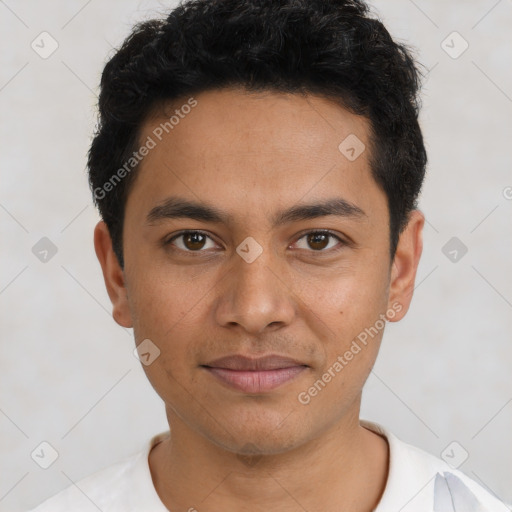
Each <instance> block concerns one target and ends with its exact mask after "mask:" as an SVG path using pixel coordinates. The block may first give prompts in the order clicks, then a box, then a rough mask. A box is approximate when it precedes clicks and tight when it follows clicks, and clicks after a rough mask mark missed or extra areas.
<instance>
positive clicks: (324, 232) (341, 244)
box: [164, 229, 349, 254]
mask: <svg viewBox="0 0 512 512" xmlns="http://www.w3.org/2000/svg"><path fill="white" fill-rule="evenodd" d="M191 233H198V234H201V235H204V236H206V237H208V238H209V239H210V240H213V239H212V237H211V236H210V235H209V234H208V233H206V232H205V231H201V230H200V229H192V230H185V231H180V232H179V233H177V234H175V235H173V236H172V237H171V238H169V239H167V240H165V241H164V246H170V247H171V248H172V250H176V251H182V252H186V253H190V254H195V253H197V254H201V253H202V252H206V251H204V250H201V249H199V250H197V251H191V250H187V249H181V248H179V247H173V246H172V242H173V241H174V240H176V239H177V238H179V237H180V236H183V235H188V234H191ZM310 234H316V235H318V234H321V235H329V236H330V237H332V238H335V239H336V240H338V242H339V245H338V246H337V247H331V248H330V249H326V250H325V249H320V250H317V251H315V250H314V249H310V250H307V249H303V250H307V251H308V252H311V253H315V254H322V253H324V254H332V253H336V252H338V251H339V250H341V249H343V247H344V246H346V245H349V243H348V242H347V241H345V240H343V239H342V238H341V237H339V236H338V235H336V234H334V233H333V232H332V231H330V230H328V229H315V230H311V231H306V232H305V233H302V234H301V235H300V236H299V238H297V241H296V242H298V241H299V240H301V239H302V238H304V237H305V236H307V235H310ZM296 242H295V243H296Z"/></svg>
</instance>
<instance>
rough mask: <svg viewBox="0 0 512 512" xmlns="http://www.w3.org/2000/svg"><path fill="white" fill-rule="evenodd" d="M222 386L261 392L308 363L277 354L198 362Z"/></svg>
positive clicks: (306, 366) (249, 391)
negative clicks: (203, 363) (206, 362)
mask: <svg viewBox="0 0 512 512" xmlns="http://www.w3.org/2000/svg"><path fill="white" fill-rule="evenodd" d="M201 367H203V368H204V369H205V370H206V371H208V372H209V373H210V374H211V375H212V376H213V377H214V378H216V379H217V380H219V381H220V382H221V383H223V384H224V385H226V386H228V387H230V388H232V389H236V390H238V391H243V392H244V393H264V392H268V391H272V390H273V389H275V388H277V387H279V386H281V385H283V384H285V383H287V382H289V381H291V380H293V379H295V378H296V377H297V376H298V375H299V374H301V373H303V372H304V371H305V370H306V369H307V368H309V366H308V365H306V364H305V363H301V362H298V361H296V360H294V359H290V358H287V357H283V356H278V355H268V356H264V357H260V358H250V357H246V356H242V355H233V356H227V357H222V358H220V359H216V360H215V361H212V362H210V363H208V364H205V365H201Z"/></svg>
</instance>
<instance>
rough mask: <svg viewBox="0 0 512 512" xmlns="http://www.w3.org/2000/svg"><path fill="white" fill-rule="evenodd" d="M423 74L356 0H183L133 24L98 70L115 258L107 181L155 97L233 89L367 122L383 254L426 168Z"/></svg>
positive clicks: (102, 156) (126, 183)
mask: <svg viewBox="0 0 512 512" xmlns="http://www.w3.org/2000/svg"><path fill="white" fill-rule="evenodd" d="M420 76H421V73H420V70H419V66H418V65H417V64H416V62H415V60H414V58H413V57H412V51H411V50H410V48H408V47H407V46H405V45H403V44H399V43H397V42H395V41H393V39H392V38H391V36H390V34H389V32H388V31H387V30H386V28H385V27H384V25H383V24H382V23H381V22H380V21H379V20H378V19H376V18H372V17H370V16H369V8H368V6H367V5H366V4H365V3H364V2H363V1H360V0H191V1H186V2H183V3H181V4H180V5H179V6H178V7H176V8H175V9H174V10H172V11H171V12H170V13H169V15H168V16H167V18H165V19H152V20H149V21H145V22H142V23H139V24H137V25H136V26H135V27H134V28H133V30H132V32H131V34H130V35H129V36H128V37H127V39H126V40H125V41H124V43H123V44H122V46H121V48H120V49H119V50H117V51H116V53H115V54H114V55H113V57H112V58H111V59H110V60H109V61H108V62H107V64H106V65H105V68H104V70H103V73H102V77H101V85H100V95H99V102H98V107H99V120H98V125H97V128H96V132H95V134H94V139H93V141H92V144H91V147H90V149H89V153H88V170H89V183H90V186H91V190H92V191H93V197H94V202H95V204H96V206H97V207H98V209H99V211H100V214H101V217H102V219H103V220H104V222H105V223H106V225H107V227H108V230H109V233H110V236H111V238H112V244H113V249H114V252H115V254H116V256H117V259H118V261H119V263H120V265H121V267H123V266H124V260H123V251H122V245H123V244H122V231H123V217H124V209H125V204H126V199H127V194H128V193H129V190H130V184H131V183H133V179H134V176H135V174H136V166H135V167H134V170H133V172H130V173H123V174H126V177H124V179H122V180H119V183H116V184H115V185H116V186H114V187H109V191H108V193H106V192H105V190H106V188H103V186H104V184H106V183H108V181H109V179H111V177H112V176H113V175H115V173H116V171H118V170H120V168H121V167H122V166H123V164H124V163H125V162H126V161H127V160H129V159H130V158H131V157H132V155H133V152H134V150H135V149H137V148H138V147H139V142H140V141H139V140H138V139H139V134H140V129H141V125H142V124H143V123H144V120H145V119H146V118H147V116H148V115H149V114H150V113H151V112H152V111H153V109H155V108H156V107H158V106H159V105H163V104H164V103H165V102H172V101H173V100H177V99H178V98H182V97H186V96H187V95H188V96H190V95H192V94H199V93H200V92H202V91H206V90H212V89H221V88H226V87H230V86H234V87H243V88H245V89H246V90H248V91H276V92H288V93H298V94H302V95H304V94H316V95H320V96H323V97H325V98H328V99H331V100H334V101H336V102H338V103H339V104H340V105H342V106H343V107H344V108H346V109H347V110H349V111H350V112H352V113H354V114H357V115H361V116H365V117H366V118H367V119H368V120H369V124H370V131H371V133H370V141H371V151H370V169H371V173H372V176H373V178H374V180H375V182H376V183H377V185H378V186H379V187H380V188H381V189H382V190H383V191H384V192H385V194H386V196H387V204H388V209H389V218H390V222H389V232H390V256H391V260H392V259H393V258H394V254H395V252H396V247H397V244H398V240H399V236H400V233H401V232H402V231H403V229H404V228H405V226H406V225H407V222H408V218H409V213H410V212H411V211H412V210H413V209H416V208H417V198H418V195H419V193H420V190H421V186H422V183H423V179H424V175H425V167H426V163H427V155H426V151H425V147H424V144H423V136H422V133H421V129H420V126H419V123H418V112H419V108H420V103H419V98H418V90H419V86H420Z"/></svg>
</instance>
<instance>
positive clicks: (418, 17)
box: [0, 0, 512, 512]
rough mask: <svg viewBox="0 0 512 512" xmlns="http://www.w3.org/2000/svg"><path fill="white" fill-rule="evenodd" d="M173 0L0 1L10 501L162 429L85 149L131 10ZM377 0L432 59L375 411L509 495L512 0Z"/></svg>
mask: <svg viewBox="0 0 512 512" xmlns="http://www.w3.org/2000/svg"><path fill="white" fill-rule="evenodd" d="M173 5H175V2H156V1H135V0H129V1H127V0H123V1H121V0H113V1H109V2H108V3H107V2H100V1H99V0H89V1H67V2H64V0H60V1H53V2H48V1H35V0H31V1H24V2H21V1H14V0H6V1H0V20H1V25H0V34H1V36H0V37H1V45H2V52H1V54H0V108H1V112H2V116H1V125H0V130H1V132H0V144H1V151H0V169H1V173H2V187H1V191H0V222H1V228H2V252H1V261H0V268H1V272H0V315H1V325H2V355H1V359H0V365H1V367H0V375H1V386H0V390H1V391H0V393H1V395H0V430H1V435H0V439H1V443H2V444H1V458H0V465H1V474H2V477H1V479H0V510H2V511H10V512H16V511H20V510H24V509H27V508H29V507H31V506H34V505H35V504H36V503H38V502H40V501H41V500H43V499H44V498H46V497H48V496H49V495H51V494H54V493H55V492H57V491H59V490H60V489H62V488H64V487H66V486H68V485H69V484H70V483H71V482H75V481H77V480H78V479H80V478H82V477H83V476H85V475H87V474H90V473H91V472H93V471H95V470H97V469H99V468H101V467H104V466H107V465H109V464H112V463H113V462H115V461H117V460H119V459H121V458H122V457H124V456H126V455H129V454H131V453H134V452H135V451H137V450H139V449H141V447H142V446H143V444H144V443H145V442H146V441H147V440H148V439H149V437H151V436H152V435H154V434H156V433H158V432H160V431H163V430H166V429H167V424H166V420H165V415H164V408H163V404H162V402H161V401H160V399H159V398H158V397H157V395H156V394H155V393H154V391H153V389H152V388H151V386H150V385H149V383H148V382H147V380H146V377H145V375H144V373H143V371H142V369H141V367H140V363H139V362H138V361H137V360H136V359H135V357H134V356H133V353H132V350H133V348H134V341H133V338H132V332H131V330H126V329H122V328H120V327H119V326H118V325H117V324H116V323H115V322H114V321H113V320H112V318H111V306H110V302H109V299H108V296H107V293H106V291H105V289H104V284H103V279H102V276H101V273H100V267H99V264H98V262H97V260H96V256H95V254H94V249H93V242H92V234H93V228H94V225H95V223H96V221H97V220H98V216H97V213H96V212H95V211H94V208H93V206H92V202H91V197H90V193H89V189H88V186H87V181H86V174H85V158H86V157H85V155H86V151H87V149H88V145H89V143H90V137H91V134H92V132H93V128H94V124H95V103H96V93H97V85H98V83H99V78H100V73H101V70H102V67H103V64H104V62H105V60H106V57H107V55H109V54H110V52H111V51H112V47H116V46H118V45H119V44H120V43H121V42H122V40H123V39H124V37H125V36H126V35H127V34H128V32H129V30H130V27H131V26H132V25H133V23H135V22H136V21H140V20H142V19H144V18H149V17H153V16H155V15H158V14H159V13H164V12H165V11H166V10H167V8H168V7H170V6H173ZM374 6H375V10H376V11H377V12H378V13H379V14H380V16H381V17H382V19H383V20H384V22H385V23H386V24H387V26H388V28H389V30H390V32H391V33H392V35H393V36H394V37H396V38H398V39H400V40H402V41H406V42H408V43H409V44H411V45H412V46H414V47H416V48H417V56H418V58H419V60H420V61H421V62H423V64H424V65H425V66H426V67H427V68H428V69H429V70H430V72H429V74H428V78H427V79H426V82H425V86H424V90H423V105H424V107H423V112H422V116H421V122H422V127H423V130H424V136H425V140H426V144H427V149H428V152H429V158H430V162H429V167H428V177H427V180H426V183H425V186H424V191H423V194H422V197H421V201H420V208H421V209H422V210H423V211H424V213H425V214H426V218H427V224H426V226H425V230H424V242H425V248H424V253H423V257H422V260H421V263H420V266H419V270H418V277H417V289H416V292H415V297H414V299H413V302H412V306H411V309H410V311H409V313H408V315H407V316H406V318H405V319H404V320H403V321H401V322H400V323H398V324H393V323H391V324H388V327H387V329H386V334H385V336H384V342H383V346H382V350H381V354H380V359H379V360H378V363H377V365H376V367H375V369H374V372H373V373H372V374H371V376H370V378H369V380H368V383H367V385H366V390H365V393H364V402H363V411H362V417H363V418H366V419H371V420H375V421H378V422H380V423H382V424H384V425H385V426H387V427H388V428H389V429H390V430H391V431H392V432H394V433H395V434H396V435H397V436H398V437H400V438H401V439H403V440H405V441H407V442H410V443H412V444H415V445H418V446H420V447H422V448H424V449H425V450H427V451H430V452H432V453H434V454H436V455H438V456H441V454H442V453H445V454H446V453H447V454H449V455H450V456H451V457H452V459H453V460H457V461H461V460H463V459H464V457H465V452H467V453H468V455H469V457H468V458H467V460H466V461H465V462H464V463H463V464H462V465H461V466H460V469H461V470H462V471H464V472H465V473H467V474H468V475H469V476H470V477H472V478H474V479H475V480H477V481H478V482H480V483H481V484H482V485H484V486H485V487H487V488H488V489H490V491H491V492H494V493H496V494H497V495H498V496H500V497H501V498H502V499H504V500H506V501H507V502H512V485H511V484H512V478H511V475H512V457H511V455H512V438H511V435H510V432H512V403H511V402H512V386H511V377H510V363H511V359H512V348H511V347H512V345H511V335H510V332H511V331H512V314H511V313H512V272H511V265H510V262H511V261H512V244H511V243H510V241H511V239H512V215H511V214H512V200H511V198H512V173H511V156H510V155H511V153H510V146H511V142H510V141H511V140H512V133H511V132H512V122H511V119H512V117H511V114H512V71H511V62H512V55H511V54H512V45H511V36H510V27H511V26H512V2H511V1H510V0H501V1H496V0H478V1H472V2H468V1H462V0H458V1H451V2H440V1H438V2H434V1H421V0H416V1H415V2H413V1H408V0H393V1H389V0H388V1H386V2H383V1H381V2H374ZM43 31H47V32H48V33H49V34H51V37H52V38H53V39H55V40H56V41H57V43H58V48H57V50H56V51H55V52H54V53H53V54H52V55H50V56H49V57H47V58H45V59H43V58H42V57H41V56H40V55H39V54H38V53H36V51H34V50H33V49H32V47H31V43H32V41H34V40H35V44H39V46H42V44H43V43H41V37H44V36H39V35H40V34H41V32H43ZM453 31H456V32H458V33H459V34H460V36H461V37H462V38H463V39H461V38H460V37H459V36H458V35H450V34H452V32H453ZM46 37H47V36H46ZM464 40H465V41H467V43H468V44H469V47H468V48H467V50H466V51H465V52H464V53H462V54H461V55H457V58H453V57H454V56H456V54H458V53H460V51H461V50H462V49H463V48H464ZM443 41H445V43H442V42H443ZM50 43H51V42H50V40H49V39H45V43H44V45H45V46H44V47H45V49H46V50H48V49H50V48H51V46H50ZM443 47H444V49H443ZM445 50H447V51H448V53H447V51H445ZM39 51H42V50H39ZM449 53H451V54H452V55H451V56H450V55H449ZM507 187H508V188H507ZM43 237H47V238H48V239H49V240H51V242H52V243H53V244H54V245H55V246H56V248H57V253H56V254H55V255H53V256H52V252H51V251H50V252H49V253H48V254H47V257H46V258H47V261H46V262H43V261H40V259H39V258H38V257H36V255H35V254H34V253H33V251H32V248H33V247H34V246H35V245H36V244H37V243H38V242H39V241H40V239H41V238H43ZM452 237H457V239H458V241H456V244H458V247H457V245H455V246H453V247H452V246H448V248H447V249H445V250H444V252H446V253H447V254H448V256H447V255H445V254H444V253H443V247H445V245H446V244H447V242H448V241H449V240H450V239H451V238H452ZM40 243H41V244H44V243H47V242H40ZM461 244H464V246H465V247H467V253H466V254H465V255H463V256H462V251H461V247H462V245H461ZM37 247H38V246H36V248H37ZM43 249H44V247H43ZM454 249H455V250H456V251H457V261H455V262H454V261H451V260H450V258H453V257H454V256H455V253H453V252H452V254H451V255H450V253H449V252H450V251H453V250H454ZM39 250H42V249H41V248H39ZM36 252H37V251H36ZM43 254H44V253H43ZM43 254H41V253H40V254H39V257H42V256H43ZM43 441H46V442H48V443H50V444H51V445H52V446H53V447H54V448H55V449H56V450H57V452H58V454H59V457H58V458H57V460H56V461H55V463H54V464H53V465H51V466H50V467H49V468H48V469H46V470H45V469H42V468H41V467H39V465H37V464H36V463H35V462H34V460H32V458H31V453H32V452H33V451H34V450H35V449H36V448H37V447H39V445H40V443H41V442H43ZM453 441H456V443H457V444H455V445H452V446H451V447H450V448H449V449H448V450H447V451H444V450H445V448H446V447H447V446H449V445H450V443H452V442H453ZM38 450H39V451H40V448H38ZM36 452H37V450H36ZM46 453H48V450H47V451H46Z"/></svg>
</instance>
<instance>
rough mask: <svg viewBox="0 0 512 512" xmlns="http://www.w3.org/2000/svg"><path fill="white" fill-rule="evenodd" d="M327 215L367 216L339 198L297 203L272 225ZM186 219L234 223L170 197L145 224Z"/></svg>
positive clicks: (225, 215)
mask: <svg viewBox="0 0 512 512" xmlns="http://www.w3.org/2000/svg"><path fill="white" fill-rule="evenodd" d="M328 215H335V216H338V217H346V218H349V219H354V220H361V219H362V218H363V217H367V215H366V213H365V212H364V211H363V210H362V209H361V208H359V206H357V205H355V204H353V203H351V202H349V201H347V200H346V199H343V198H341V197H336V198H332V199H327V200H323V201H316V202H314V203H309V204H298V205H296V206H292V207H291V208H288V209H286V210H280V211H278V212H277V213H276V214H275V215H274V217H273V218H272V224H273V226H274V227H278V226H281V225H283V224H287V223H291V222H298V221H302V220H308V219H316V218H318V217H326V216H328ZM184 218H187V219H193V220H198V221H203V222H212V223H218V224H220V223H223V224H229V223H231V222H232V221H233V216H232V215H231V214H229V213H228V212H226V211H225V210H222V209H219V208H216V207H214V206H211V205H207V204H203V203H198V202H195V201H189V200H187V199H183V198H179V197H169V198H167V199H165V200H164V201H162V202H161V203H160V204H158V205H156V206H155V207H153V208H152V209H151V210H150V211H149V213H148V214H147V217H146V224H149V225H151V224H154V223H156V222H158V221H161V220H165V219H184Z"/></svg>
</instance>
